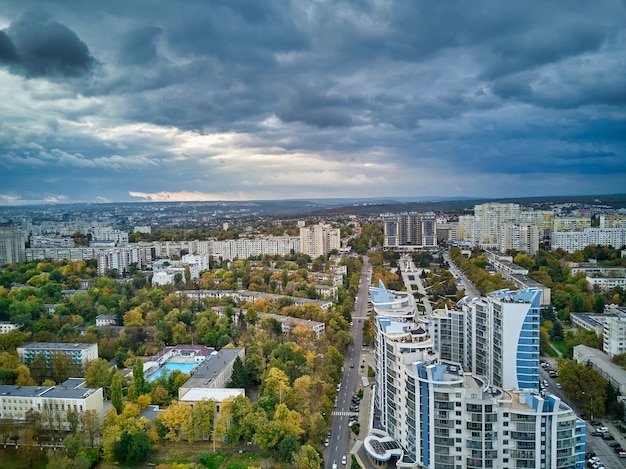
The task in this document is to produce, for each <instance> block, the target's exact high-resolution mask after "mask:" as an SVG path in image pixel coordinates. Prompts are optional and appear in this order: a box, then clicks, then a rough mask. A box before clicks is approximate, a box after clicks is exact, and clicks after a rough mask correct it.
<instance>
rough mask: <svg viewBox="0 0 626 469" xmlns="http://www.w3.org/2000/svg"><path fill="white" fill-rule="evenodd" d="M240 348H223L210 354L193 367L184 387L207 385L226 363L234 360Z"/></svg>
mask: <svg viewBox="0 0 626 469" xmlns="http://www.w3.org/2000/svg"><path fill="white" fill-rule="evenodd" d="M241 350H242V349H240V348H223V349H221V350H220V351H219V352H218V353H217V354H216V355H212V356H211V355H210V356H209V357H208V358H207V359H206V360H204V361H203V362H202V363H200V364H199V365H198V366H197V367H196V368H195V369H194V371H193V375H192V376H191V378H189V379H188V380H187V382H186V383H185V384H184V387H185V388H202V387H207V386H208V385H209V384H210V383H211V381H213V379H215V377H216V376H218V375H219V374H220V373H221V372H222V370H223V369H224V368H225V367H226V365H227V364H229V363H230V362H232V361H234V360H235V358H236V357H237V356H238V355H239V354H240V353H241Z"/></svg>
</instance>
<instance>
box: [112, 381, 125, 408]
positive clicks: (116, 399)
mask: <svg viewBox="0 0 626 469" xmlns="http://www.w3.org/2000/svg"><path fill="white" fill-rule="evenodd" d="M111 404H112V405H113V407H114V408H115V410H116V411H117V413H118V414H121V413H122V410H123V409H124V403H123V402H122V379H121V378H120V375H118V374H117V373H115V374H114V375H113V378H112V379H111Z"/></svg>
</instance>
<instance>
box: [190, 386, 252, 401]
mask: <svg viewBox="0 0 626 469" xmlns="http://www.w3.org/2000/svg"><path fill="white" fill-rule="evenodd" d="M245 395H246V390H245V389H236V388H191V389H189V391H187V392H186V393H185V394H184V395H183V396H182V397H181V398H180V399H179V400H180V402H197V401H201V400H203V399H207V400H209V399H213V400H214V401H215V402H223V401H224V400H226V399H229V398H231V397H237V396H245Z"/></svg>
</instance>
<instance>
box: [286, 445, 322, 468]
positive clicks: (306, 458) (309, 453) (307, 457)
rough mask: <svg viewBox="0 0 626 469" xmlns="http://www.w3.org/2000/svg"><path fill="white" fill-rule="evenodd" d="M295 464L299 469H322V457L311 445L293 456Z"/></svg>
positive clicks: (302, 448) (303, 446)
mask: <svg viewBox="0 0 626 469" xmlns="http://www.w3.org/2000/svg"><path fill="white" fill-rule="evenodd" d="M293 463H294V464H295V466H296V467H297V468H298V469H321V467H322V463H323V461H322V457H321V455H320V454H319V453H318V452H317V450H316V449H315V448H314V447H313V446H311V445H309V444H306V445H302V446H301V447H300V451H298V452H297V453H295V454H294V455H293Z"/></svg>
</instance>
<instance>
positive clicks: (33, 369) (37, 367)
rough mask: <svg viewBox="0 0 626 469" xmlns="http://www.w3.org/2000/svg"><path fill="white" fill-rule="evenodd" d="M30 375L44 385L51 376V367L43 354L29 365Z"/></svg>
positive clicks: (36, 356) (38, 355)
mask: <svg viewBox="0 0 626 469" xmlns="http://www.w3.org/2000/svg"><path fill="white" fill-rule="evenodd" d="M28 366H29V368H30V375H31V376H32V377H33V379H34V380H35V381H36V382H37V383H42V382H43V381H44V380H45V379H46V378H48V377H49V376H50V367H49V366H48V361H47V360H46V357H44V356H43V353H38V354H37V355H35V358H33V359H32V360H31V362H30V363H29V365H28Z"/></svg>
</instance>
